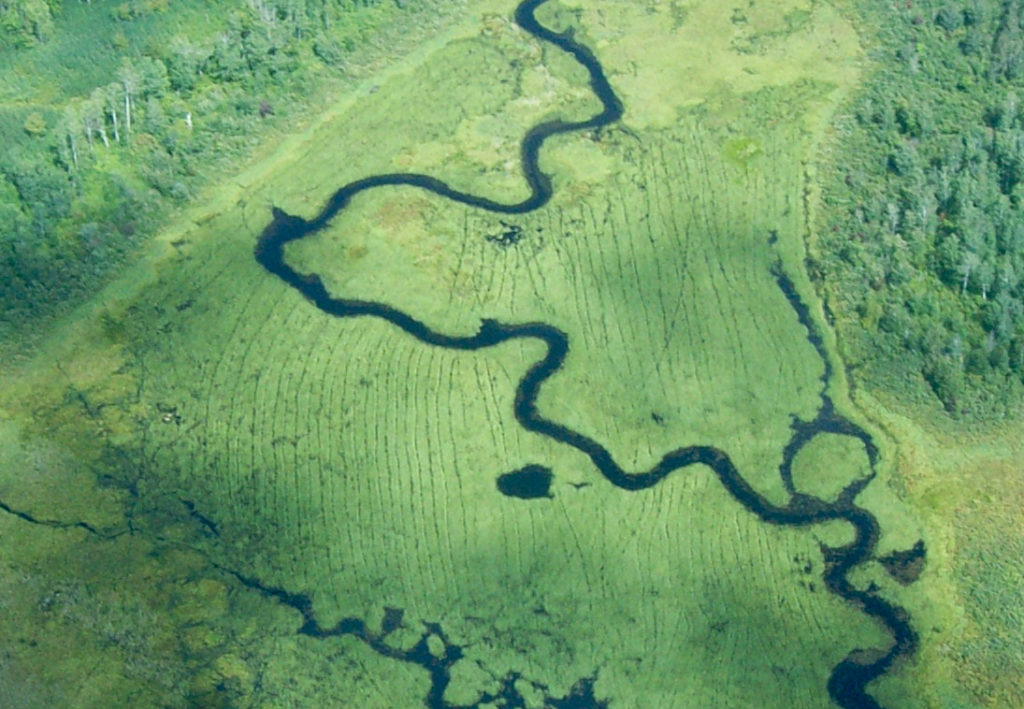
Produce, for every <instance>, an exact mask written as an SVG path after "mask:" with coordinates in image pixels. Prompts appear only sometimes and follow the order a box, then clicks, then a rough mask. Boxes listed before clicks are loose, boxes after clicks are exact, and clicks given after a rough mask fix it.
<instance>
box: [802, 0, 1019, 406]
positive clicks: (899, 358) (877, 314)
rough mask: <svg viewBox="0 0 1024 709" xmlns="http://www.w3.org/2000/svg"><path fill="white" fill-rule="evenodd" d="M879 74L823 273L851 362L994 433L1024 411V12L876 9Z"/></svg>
mask: <svg viewBox="0 0 1024 709" xmlns="http://www.w3.org/2000/svg"><path fill="white" fill-rule="evenodd" d="M863 12H864V13H865V15H866V17H867V19H868V21H870V22H871V23H872V24H873V25H874V26H875V27H878V28H882V29H881V30H880V37H879V39H880V40H881V41H880V42H879V43H878V45H877V46H876V47H875V52H876V55H875V56H874V57H873V58H874V59H875V60H876V61H875V62H874V70H873V73H872V74H871V75H870V76H869V77H868V80H867V83H866V86H865V87H864V88H863V89H862V90H861V92H860V93H859V95H858V97H857V98H856V100H855V101H854V103H853V104H852V105H851V106H850V108H849V110H848V112H847V113H846V115H844V116H842V117H841V118H840V120H839V121H838V123H837V126H836V130H837V133H838V136H839V137H838V140H837V144H836V145H835V147H834V152H833V153H832V154H830V155H829V156H828V157H827V161H828V168H827V169H826V172H827V173H828V177H827V179H826V181H825V184H824V190H823V191H824V209H823V212H824V218H823V220H822V222H823V223H822V225H821V229H820V234H819V235H818V237H817V243H816V248H815V249H813V250H812V256H811V258H810V259H809V264H810V268H811V273H812V276H813V277H815V278H816V279H817V280H818V282H819V283H820V284H822V285H823V287H824V290H825V292H826V294H827V299H828V303H829V305H830V307H831V308H832V310H833V312H834V314H835V316H836V318H837V324H838V328H839V330H840V335H841V339H842V340H844V342H845V346H846V349H847V356H848V363H849V364H850V365H851V366H852V367H854V368H855V369H857V370H859V373H860V374H861V375H862V376H863V377H864V378H865V379H866V381H867V382H868V383H869V384H872V385H876V386H877V388H884V389H888V390H890V391H895V392H896V393H897V394H898V395H900V396H902V397H904V398H906V399H907V400H914V399H915V398H917V399H920V398H921V395H922V392H927V393H928V395H929V396H934V397H936V398H937V399H938V401H940V402H941V404H942V406H943V407H944V409H945V411H946V412H948V414H950V415H952V416H954V417H956V418H958V419H961V420H964V421H967V420H973V421H978V422H980V421H989V420H995V419H1000V418H1005V417H1011V416H1015V415H1018V414H1019V413H1020V410H1019V409H1020V406H1021V404H1020V402H1021V401H1024V396H1022V393H1024V388H1022V382H1024V213H1022V209H1024V205H1022V198H1024V184H1022V181H1024V152H1022V151H1024V103H1022V99H1024V96H1019V95H1018V94H1019V90H1020V87H1021V80H1022V79H1024V30H1022V22H1024V3H1021V2H1020V1H1019V0H1004V1H1003V2H1000V3H996V2H985V1H982V0H972V1H971V2H966V3H963V2H959V3H950V2H939V3H921V2H912V1H910V0H907V1H906V2H901V3H899V4H898V5H897V6H895V8H892V7H888V6H886V7H885V8H876V9H873V10H868V9H866V8H865V9H864V10H863Z"/></svg>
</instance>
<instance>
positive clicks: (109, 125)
mask: <svg viewBox="0 0 1024 709" xmlns="http://www.w3.org/2000/svg"><path fill="white" fill-rule="evenodd" d="M421 4H422V3H421ZM384 5H385V2H384V0H277V1H274V0H237V2H234V3H231V4H230V5H229V4H228V3H224V4H222V6H219V7H218V8H217V10H216V12H217V14H218V19H219V20H222V23H221V25H220V26H218V27H216V28H215V29H214V31H212V32H208V33H207V34H206V35H195V34H188V35H186V34H181V35H179V36H176V37H174V38H173V40H172V41H170V42H167V43H163V44H162V45H161V46H159V48H157V49H154V50H151V51H147V52H146V53H142V54H138V53H136V54H131V53H127V54H125V55H124V56H123V57H122V59H121V61H120V65H119V66H118V67H117V70H116V71H115V72H113V73H112V75H111V76H110V80H109V82H108V83H105V84H103V85H100V86H96V87H95V88H93V89H92V90H91V91H90V92H88V93H86V94H84V95H78V96H69V97H66V98H65V100H64V101H63V102H62V104H61V105H59V106H46V107H40V109H39V110H33V111H31V112H30V113H29V114H28V115H27V116H26V117H25V119H24V122H23V125H21V126H20V127H19V128H18V129H17V130H18V132H19V133H20V136H19V137H18V138H17V139H9V140H8V139H7V138H10V137H12V136H0V137H3V138H5V140H4V142H5V143H6V145H7V148H6V150H5V154H4V155H3V159H2V160H0V224H3V225H4V226H3V228H2V229H0V324H2V323H3V321H6V322H7V324H8V326H10V324H11V323H12V322H19V321H21V322H25V321H27V320H28V319H29V318H31V317H35V316H38V315H40V314H46V313H48V312H52V311H53V310H54V308H55V307H59V306H60V304H62V303H66V302H69V301H71V300H74V299H75V298H76V297H80V296H82V295H84V294H86V293H88V292H90V291H91V290H94V289H95V288H96V287H97V285H98V284H99V283H101V282H102V280H103V278H104V276H105V275H107V274H108V273H109V272H111V271H112V270H113V269H115V268H116V267H117V266H119V265H120V264H121V263H122V262H123V260H124V258H125V256H126V255H127V254H128V253H130V252H131V250H132V249H133V247H134V246H136V245H137V243H138V242H139V240H140V239H141V238H142V237H143V236H145V235H146V234H148V233H151V232H152V230H153V229H155V228H156V227H157V226H158V224H159V220H160V217H161V216H162V215H163V214H165V213H166V211H167V208H168V207H169V206H171V205H173V204H176V203H181V202H182V201H184V200H187V199H188V198H189V197H190V196H191V195H192V194H193V193H194V191H195V189H196V187H197V186H198V184H199V183H200V182H201V181H202V179H203V178H204V175H205V174H206V173H209V172H210V170H211V167H212V166H214V165H217V164H222V165H223V164H227V162H228V161H230V160H231V159H232V158H234V157H236V156H237V155H239V154H240V153H241V152H242V151H244V150H246V149H248V148H249V147H250V146H251V145H252V142H253V136H255V135H259V134H260V130H261V127H262V126H263V124H264V123H265V122H266V121H268V120H269V121H274V120H277V121H279V122H284V121H287V118H288V115H289V114H290V113H294V112H295V111H299V110H301V109H302V107H303V105H304V103H305V101H307V100H308V94H309V87H310V86H311V85H314V84H315V81H316V78H315V76H316V75H318V74H320V73H323V65H325V64H326V65H328V66H329V67H331V68H333V69H334V70H337V71H344V68H345V63H346V60H347V59H348V58H349V57H350V55H351V53H352V52H353V51H354V50H355V49H356V48H357V47H359V46H360V43H361V42H364V41H365V40H366V37H367V36H368V35H371V34H372V32H373V30H374V26H373V22H375V21H376V22H380V21H382V20H381V18H382V17H384V15H382V14H381V13H374V12H373V11H374V10H375V9H380V8H379V7H378V8H375V6H384ZM386 5H387V8H385V9H388V8H390V11H392V12H397V11H399V9H398V7H399V6H397V5H396V3H394V2H393V0H387V3H386ZM54 9H55V10H56V9H59V3H58V4H55V5H54ZM89 11H90V12H93V11H94V12H97V13H107V17H108V20H109V22H110V23H111V24H113V25H115V26H118V25H124V26H125V27H128V28H130V27H131V23H133V22H136V21H137V20H138V19H139V18H145V17H150V16H158V15H159V14H160V13H164V12H167V11H168V2H167V0H129V1H128V2H124V3H121V4H119V5H114V4H111V3H106V4H102V3H97V4H95V5H90V7H89ZM54 18H56V20H55V19H54ZM0 23H2V28H0V35H2V36H3V37H4V40H3V41H4V42H5V44H6V45H7V47H8V48H7V49H6V50H5V51H15V52H20V51H30V52H31V51H33V49H32V47H33V46H37V45H38V44H39V43H47V42H54V43H56V42H60V41H62V36H61V34H60V32H62V31H64V32H73V31H75V30H76V28H74V27H66V28H63V29H62V28H61V26H60V16H59V13H53V12H51V7H50V5H47V3H45V2H42V1H41V0H21V1H18V0H0ZM55 23H56V29H54V28H55ZM317 65H319V66H320V68H319V69H318V68H317ZM0 81H2V78H0ZM0 128H2V126H0ZM0 132H2V131H0Z"/></svg>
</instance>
